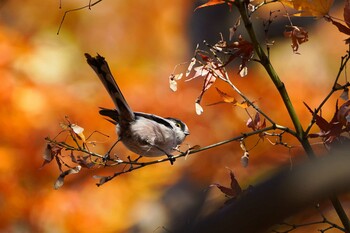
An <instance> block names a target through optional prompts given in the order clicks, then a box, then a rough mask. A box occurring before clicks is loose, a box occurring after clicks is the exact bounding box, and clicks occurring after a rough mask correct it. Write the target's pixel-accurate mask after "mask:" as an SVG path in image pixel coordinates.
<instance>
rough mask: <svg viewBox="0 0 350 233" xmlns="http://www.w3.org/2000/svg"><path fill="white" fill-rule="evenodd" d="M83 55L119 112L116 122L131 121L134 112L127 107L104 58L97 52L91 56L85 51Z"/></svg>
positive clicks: (133, 117) (133, 118)
mask: <svg viewBox="0 0 350 233" xmlns="http://www.w3.org/2000/svg"><path fill="white" fill-rule="evenodd" d="M85 57H86V59H87V63H88V64H89V65H90V66H91V68H92V69H93V70H94V71H95V73H96V74H97V76H98V77H99V78H100V80H101V82H102V83H103V85H104V87H105V88H106V90H107V92H108V94H109V95H110V97H111V98H112V100H113V102H114V104H115V106H116V108H117V111H118V113H119V119H118V122H119V123H121V122H123V121H125V122H131V121H133V120H135V115H134V112H133V111H132V110H131V108H130V107H129V105H128V103H127V102H126V100H125V98H124V96H123V94H122V92H121V90H120V89H119V87H118V84H117V83H116V81H115V79H114V77H113V75H112V72H111V70H110V69H109V66H108V63H107V62H106V60H105V58H104V57H102V56H100V55H99V54H97V56H96V57H92V56H91V55H90V54H88V53H85Z"/></svg>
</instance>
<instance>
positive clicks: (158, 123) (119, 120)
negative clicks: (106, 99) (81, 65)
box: [85, 53, 190, 164]
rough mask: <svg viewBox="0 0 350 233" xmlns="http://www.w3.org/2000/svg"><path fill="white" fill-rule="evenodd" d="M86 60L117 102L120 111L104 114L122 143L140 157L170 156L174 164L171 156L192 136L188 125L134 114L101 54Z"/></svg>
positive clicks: (149, 115)
mask: <svg viewBox="0 0 350 233" xmlns="http://www.w3.org/2000/svg"><path fill="white" fill-rule="evenodd" d="M85 57H86V59H87V63H88V64H89V65H90V66H91V68H92V69H93V70H94V71H95V72H96V74H97V76H98V77H99V78H100V80H101V82H102V83H103V85H104V87H105V88H106V90H107V92H108V93H109V95H110V97H111V98H112V100H113V102H114V105H115V107H116V109H106V108H101V110H100V114H101V115H103V116H107V117H109V118H110V119H108V120H109V121H110V122H112V123H113V124H115V125H116V131H117V134H118V137H119V140H120V141H122V143H123V144H124V145H125V146H126V147H127V148H128V149H129V150H130V151H132V152H134V153H136V154H138V155H140V156H146V157H155V156H161V155H167V156H168V157H169V158H170V162H171V164H173V162H174V161H175V160H174V159H173V156H172V154H171V153H172V152H174V151H175V150H176V149H177V147H178V146H179V145H180V144H181V143H182V142H183V141H184V140H185V138H186V136H187V135H189V134H190V132H189V129H188V127H187V125H186V124H185V123H184V122H182V121H181V120H179V119H176V118H172V117H167V118H163V117H160V116H157V115H154V114H149V113H143V112H133V111H132V110H131V108H130V106H129V105H128V103H127V102H126V100H125V98H124V96H123V94H122V92H121V90H120V88H119V86H118V84H117V83H116V81H115V79H114V77H113V75H112V73H111V71H110V69H109V66H108V63H107V62H106V61H105V59H104V57H102V56H100V55H99V54H97V56H96V57H92V56H91V55H90V54H88V53H85ZM119 140H118V141H119Z"/></svg>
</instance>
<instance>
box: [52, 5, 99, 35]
mask: <svg viewBox="0 0 350 233" xmlns="http://www.w3.org/2000/svg"><path fill="white" fill-rule="evenodd" d="M99 2H102V0H97V1H96V2H93V3H91V0H90V1H89V4H88V5H85V6H82V7H78V8H74V9H71V10H67V11H65V12H64V14H63V16H62V20H61V23H60V26H59V27H58V30H57V35H59V34H60V31H61V28H62V25H63V22H64V20H65V18H66V16H67V14H68V13H70V12H73V11H79V10H82V9H85V8H89V10H90V9H91V7H93V6H95V5H96V4H97V3H99ZM60 8H61V5H60Z"/></svg>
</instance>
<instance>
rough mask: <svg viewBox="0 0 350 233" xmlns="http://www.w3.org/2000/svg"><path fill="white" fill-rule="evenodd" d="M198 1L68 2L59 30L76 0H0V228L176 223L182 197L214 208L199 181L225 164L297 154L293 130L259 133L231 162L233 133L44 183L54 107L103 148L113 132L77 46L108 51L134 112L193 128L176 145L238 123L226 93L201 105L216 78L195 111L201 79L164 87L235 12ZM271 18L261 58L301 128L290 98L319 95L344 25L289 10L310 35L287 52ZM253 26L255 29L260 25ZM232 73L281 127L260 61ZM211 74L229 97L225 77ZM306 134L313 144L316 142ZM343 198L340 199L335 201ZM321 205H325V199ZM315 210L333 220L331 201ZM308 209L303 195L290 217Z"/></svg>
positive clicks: (105, 102) (243, 176)
mask: <svg viewBox="0 0 350 233" xmlns="http://www.w3.org/2000/svg"><path fill="white" fill-rule="evenodd" d="M200 3H202V2H192V1H186V0H181V1H175V2H174V1H172V2H169V1H168V2H167V1H160V0H156V1H145V0H135V1H101V2H100V3H98V4H96V5H95V6H93V7H92V8H91V10H89V9H87V8H85V9H83V10H80V11H74V12H70V13H69V14H67V15H66V18H65V20H64V22H63V24H62V27H61V29H60V33H59V35H57V31H58V29H59V26H60V22H61V20H62V17H63V15H64V12H65V11H66V10H70V9H74V8H77V7H81V6H84V5H86V4H88V1H83V0H79V1H66V0H61V1H38V0H32V1H23V0H21V1H20V0H11V1H8V0H2V1H0V79H1V85H0V103H1V107H0V124H1V127H0V138H1V139H0V158H1V162H0V189H1V191H0V232H55V233H56V232H57V233H61V232H169V231H170V232H171V229H172V227H173V226H174V225H175V224H176V225H179V224H180V225H181V224H188V223H189V222H191V221H193V220H194V219H195V217H196V214H194V213H192V212H191V211H192V210H193V209H195V210H200V213H201V214H205V213H207V212H209V211H211V210H213V209H215V208H218V207H220V205H221V204H222V203H223V201H225V200H226V199H225V197H224V195H223V194H222V193H220V192H219V191H218V190H216V189H214V188H209V186H210V184H212V183H221V184H224V185H229V182H230V180H229V175H228V169H227V168H229V169H232V170H233V171H234V173H235V175H236V177H237V179H238V181H239V182H240V184H241V186H242V187H243V188H247V187H248V186H249V185H254V184H255V183H258V182H259V181H262V180H264V179H266V178H267V177H268V176H270V175H271V174H273V173H274V172H275V171H276V169H278V168H279V167H280V166H282V165H290V164H291V163H293V162H296V161H297V160H302V159H305V157H304V156H303V155H302V153H301V148H300V147H299V145H298V143H297V142H296V141H295V140H293V139H292V138H288V137H286V138H285V140H286V142H288V143H289V144H290V145H292V146H294V148H293V149H292V150H291V151H290V150H288V149H287V148H285V147H280V146H272V145H271V144H270V143H269V142H268V140H265V141H261V142H260V143H259V144H258V145H257V146H256V147H255V148H254V149H253V150H251V152H250V162H249V166H248V167H246V168H243V167H242V166H241V163H240V158H241V156H242V155H243V152H242V150H241V149H240V147H239V143H237V142H233V143H230V144H226V145H224V146H221V147H219V148H215V149H211V150H208V151H204V152H201V153H198V154H194V155H190V156H188V157H187V158H186V159H185V158H181V159H178V160H177V161H176V163H175V165H174V166H171V165H170V164H169V163H162V164H157V165H153V166H149V167H145V168H144V169H140V170H137V171H134V172H132V173H129V174H126V175H123V176H120V177H118V178H116V179H115V180H113V181H111V182H109V183H107V184H105V185H103V186H101V187H97V186H96V185H95V183H96V182H97V180H95V179H93V175H107V174H112V173H113V171H114V170H113V168H108V169H107V168H106V169H103V168H101V169H95V170H84V171H82V172H80V173H79V174H76V175H71V176H69V177H67V179H66V182H65V185H64V186H63V187H62V188H61V189H59V190H54V189H53V183H54V181H55V180H56V178H57V176H58V175H59V170H58V169H57V166H56V165H55V164H54V163H52V164H49V165H46V166H45V167H43V168H41V165H42V162H43V158H42V156H43V153H44V148H45V145H46V144H45V140H44V138H45V137H46V136H50V137H54V136H56V135H57V134H58V133H59V132H60V131H61V128H60V126H59V123H60V122H64V121H65V116H68V117H69V119H70V121H71V122H72V123H76V124H78V125H80V126H81V127H83V128H84V129H85V131H84V132H85V134H86V135H89V134H90V133H91V132H93V131H95V130H98V131H100V132H103V133H105V134H108V135H110V138H105V137H103V136H101V135H96V136H93V137H92V138H94V137H95V138H94V140H96V141H97V146H96V147H93V148H92V149H93V150H95V151H96V152H99V153H103V152H105V151H106V150H108V148H109V147H110V146H111V145H112V144H113V142H114V140H115V139H116V136H115V133H114V128H113V127H112V126H111V124H110V123H109V122H107V121H105V120H104V119H103V118H102V117H101V116H99V115H98V107H99V106H103V107H112V102H111V100H110V99H109V97H108V95H107V93H106V92H105V90H104V89H103V86H102V85H101V83H99V80H98V79H97V77H96V76H95V74H94V72H93V71H92V70H91V68H90V67H89V66H88V65H87V64H86V62H85V58H84V55H83V54H84V53H85V52H88V53H91V54H95V53H97V52H98V53H99V54H101V55H102V56H104V57H106V59H107V61H108V62H109V64H110V66H111V69H112V71H113V73H114V74H115V76H116V77H117V79H118V83H119V84H120V86H121V88H122V90H123V92H124V95H125V96H126V98H127V100H128V102H129V103H130V105H131V106H132V108H133V109H134V110H137V111H144V112H152V113H155V114H158V115H163V116H174V117H178V118H181V119H182V120H183V121H185V122H186V123H187V124H188V126H189V128H190V130H191V135H190V136H189V137H188V138H187V140H186V145H185V148H186V146H187V144H188V145H190V146H194V145H201V146H205V145H209V144H211V143H215V142H219V141H222V140H225V139H229V138H231V137H234V136H237V135H239V134H240V133H241V132H247V131H249V130H250V129H248V128H247V127H246V126H245V122H246V121H247V119H248V116H247V114H246V113H245V111H244V110H243V109H240V108H237V107H232V106H231V105H225V104H222V105H215V106H210V107H209V106H205V105H206V104H210V103H213V102H217V101H220V97H219V95H218V94H217V92H216V91H215V89H214V88H212V89H210V90H209V91H208V92H207V94H206V95H205V97H204V99H203V106H204V113H203V114H202V115H201V116H198V115H196V113H195V109H194V101H195V99H196V97H197V96H198V94H199V92H200V90H201V85H202V80H200V79H198V80H194V81H191V82H179V90H178V91H177V92H175V93H174V92H172V91H171V90H170V89H169V84H168V77H169V75H170V74H171V73H172V72H173V69H174V67H175V65H177V64H179V63H181V62H185V61H188V60H190V58H191V57H192V55H193V48H194V47H195V46H196V44H197V43H201V42H202V41H203V40H204V39H205V40H207V41H209V42H211V43H215V42H216V41H218V40H219V39H220V35H219V33H223V35H224V37H225V38H227V37H228V28H229V27H230V26H231V25H232V24H233V22H234V19H235V12H234V11H233V12H230V11H229V8H228V7H227V6H217V7H213V8H206V9H200V10H198V11H195V12H194V9H195V7H196V6H198V5H199V4H200ZM270 6H271V7H273V8H279V7H280V6H279V5H278V4H271V5H270ZM342 7H343V3H342V2H340V4H336V5H335V6H334V7H333V8H332V10H331V14H332V15H334V16H337V17H339V18H342ZM269 9H270V8H269V7H264V8H263V9H262V12H261V13H260V14H258V15H256V16H255V18H254V20H255V23H256V27H257V28H259V29H260V30H262V29H263V28H262V23H261V21H260V20H261V19H262V18H266V17H267V16H268V14H269ZM280 15H282V13H280ZM279 19H280V20H276V21H275V22H274V23H273V25H272V26H271V29H270V31H269V35H270V39H271V40H274V41H275V45H274V46H272V48H271V60H272V63H273V64H274V65H275V68H276V70H277V71H278V72H279V74H280V77H281V78H282V79H283V81H284V82H285V84H286V87H287V89H288V90H289V93H290V95H291V99H292V101H293V103H294V105H295V107H296V110H297V112H298V114H299V116H300V118H301V121H302V123H303V125H304V126H305V127H306V126H307V125H308V123H309V121H310V119H311V115H310V114H309V112H308V111H307V109H306V108H305V107H304V105H303V103H302V102H303V101H305V102H307V103H308V105H309V106H311V107H312V108H314V107H317V106H318V104H319V103H320V102H321V100H322V99H323V98H324V97H325V96H326V94H327V93H328V92H329V91H330V88H331V86H332V84H333V80H334V78H335V75H336V74H337V71H338V66H339V62H340V57H341V56H342V55H344V54H345V51H346V49H347V47H346V46H345V45H344V42H343V40H344V39H346V36H345V35H342V34H341V33H339V32H338V31H337V29H336V28H335V27H334V26H332V25H331V24H330V23H327V22H325V21H324V20H322V19H319V20H314V19H310V18H307V19H294V20H295V21H294V20H293V22H295V23H296V24H298V23H299V24H302V25H304V26H305V27H306V28H307V30H308V31H309V36H310V41H309V42H308V43H306V44H303V45H301V48H300V50H299V52H300V53H301V55H296V54H293V53H292V49H291V47H290V41H289V40H288V39H286V38H283V31H284V25H285V24H287V21H286V19H285V18H284V17H282V16H280V17H279ZM241 33H244V30H241ZM260 37H261V38H263V37H264V34H263V31H261V34H260ZM185 69H186V66H182V67H180V68H178V70H179V71H184V70H185ZM232 79H233V82H234V83H235V84H236V85H237V86H238V87H239V88H240V89H241V90H242V91H243V92H244V93H245V94H246V95H247V96H248V97H249V98H250V99H252V100H256V101H257V104H258V105H259V107H260V108H261V109H263V111H264V112H266V113H267V114H268V115H269V116H271V118H272V119H275V120H276V121H278V123H279V124H281V125H285V126H289V127H292V124H291V122H290V121H289V119H288V117H287V114H286V111H285V109H284V107H283V105H282V104H281V100H280V99H279V96H278V94H277V91H276V90H275V89H274V87H273V85H272V83H271V82H270V80H269V79H268V77H267V76H266V74H265V72H264V71H263V70H262V69H261V68H260V67H259V66H257V65H256V64H254V63H251V64H250V65H249V75H248V76H247V77H245V78H240V77H239V76H238V75H237V67H235V68H232ZM342 81H344V79H342ZM215 86H217V87H219V88H220V89H221V90H223V91H225V92H226V93H229V94H230V95H234V96H236V97H237V98H238V96H237V95H236V94H235V93H234V92H233V91H232V90H230V88H229V87H227V86H226V85H225V84H224V83H221V82H217V83H216V84H215ZM339 95H340V93H339ZM336 97H338V96H336ZM336 97H335V98H332V99H331V100H330V102H329V103H328V104H326V106H325V108H324V110H323V116H324V117H325V118H327V117H328V119H329V118H330V117H331V116H332V114H333V111H334V108H335V107H334V106H335V100H336ZM313 131H314V132H317V131H318V129H317V128H316V127H315V128H314V129H313ZM272 140H273V139H272ZM257 141H258V138H257V137H254V138H250V139H248V140H247V142H246V144H247V147H248V148H252V147H253V146H254V145H255V144H256V142H257ZM314 145H315V147H316V148H319V149H320V150H321V148H322V146H321V145H319V144H318V143H317V141H316V140H315V142H314ZM115 153H118V155H120V156H121V157H123V156H124V158H126V157H127V156H128V155H130V152H128V151H127V150H125V148H124V147H123V146H122V145H118V146H117V149H116V151H115ZM348 204H349V203H348V202H346V199H344V205H345V206H348ZM325 206H326V207H325V208H326V209H325V211H326V210H328V207H327V203H326V204H325ZM327 214H328V217H329V218H330V219H332V220H333V219H334V221H335V222H337V220H336V217H335V216H334V213H333V212H332V210H331V209H329V211H327ZM310 216H311V217H310ZM319 217H320V216H319V215H318V214H317V211H315V210H313V208H312V207H310V210H308V211H306V213H302V214H300V216H297V217H296V219H293V221H305V220H310V219H312V218H315V219H317V218H319ZM313 229H317V228H315V227H314V228H313ZM304 230H305V229H304V228H303V230H300V231H299V232H303V231H304ZM308 230H310V228H309V229H306V230H305V232H308Z"/></svg>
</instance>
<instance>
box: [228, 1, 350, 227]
mask: <svg viewBox="0 0 350 233" xmlns="http://www.w3.org/2000/svg"><path fill="white" fill-rule="evenodd" d="M234 4H235V6H236V7H237V8H238V10H239V12H240V15H241V17H242V20H243V22H244V25H245V28H246V30H247V32H248V34H249V37H250V39H251V42H252V44H253V46H254V50H255V53H256V55H257V56H258V57H259V59H260V63H261V64H262V66H263V67H264V68H265V70H266V72H267V73H268V75H269V77H270V78H271V80H272V82H273V83H274V85H275V86H276V88H277V90H278V92H279V94H280V96H281V98H282V100H283V102H284V105H285V106H286V108H287V111H288V114H289V116H290V118H291V120H292V122H293V125H294V127H295V130H296V137H297V139H298V140H299V141H300V143H301V145H302V147H303V148H304V150H305V152H306V153H307V155H308V157H309V158H310V159H314V158H315V153H314V151H313V149H312V147H311V145H310V142H309V140H308V139H307V134H306V133H305V131H304V130H303V128H302V125H301V123H300V120H299V118H298V116H297V114H296V112H295V109H294V107H293V104H292V102H291V100H290V98H289V95H288V92H287V90H286V88H285V86H284V83H283V82H282V81H281V80H280V78H279V77H278V75H277V73H276V71H275V70H274V68H273V66H272V64H271V63H270V60H269V58H268V57H267V55H266V54H265V52H264V50H263V49H262V47H261V46H260V43H259V41H258V39H257V38H256V35H255V31H254V29H253V25H252V22H251V21H250V18H249V15H248V11H247V5H246V1H245V0H237V1H235V2H234ZM330 200H331V202H332V205H333V207H334V209H335V210H336V212H337V214H338V216H339V218H340V220H341V221H342V224H343V225H344V228H345V230H346V232H350V221H349V218H348V216H347V215H346V213H345V211H344V208H343V207H342V205H341V203H340V201H339V199H338V198H337V197H336V196H333V197H331V198H330Z"/></svg>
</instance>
